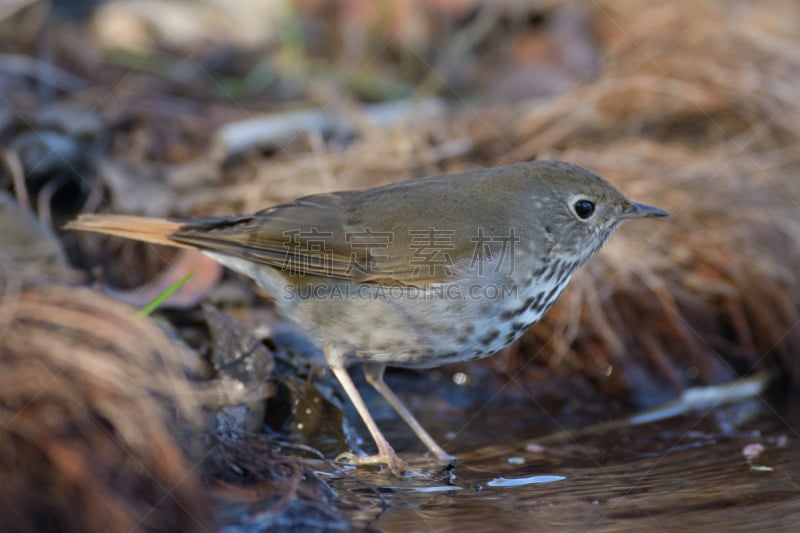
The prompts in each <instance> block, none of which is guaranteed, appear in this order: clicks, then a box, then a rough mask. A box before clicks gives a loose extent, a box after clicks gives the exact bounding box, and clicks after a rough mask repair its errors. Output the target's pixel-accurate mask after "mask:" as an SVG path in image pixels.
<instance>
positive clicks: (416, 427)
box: [364, 363, 455, 462]
mask: <svg viewBox="0 0 800 533" xmlns="http://www.w3.org/2000/svg"><path fill="white" fill-rule="evenodd" d="M384 370H386V365H379V364H373V363H364V376H365V377H366V378H367V383H369V384H370V385H372V386H373V387H374V388H375V390H376V391H378V392H379V393H380V394H381V396H383V397H384V398H385V399H386V401H387V402H389V405H391V406H392V407H393V408H394V410H395V411H397V414H399V415H400V418H402V419H403V420H405V422H406V424H408V427H410V428H411V429H412V431H414V433H415V434H416V435H417V437H419V440H421V441H422V443H423V444H424V445H425V447H426V448H428V450H430V452H431V453H432V454H433V455H435V456H436V458H437V459H439V460H440V461H445V462H449V461H452V460H453V459H455V457H453V456H452V455H450V454H448V453H447V452H446V451H444V450H443V449H442V447H441V446H439V445H438V444H437V443H436V441H435V440H433V437H431V436H430V435H429V434H428V432H427V431H425V428H423V427H422V424H420V423H419V422H418V421H417V419H416V418H414V415H412V414H411V411H409V410H408V408H407V407H406V406H405V405H404V404H403V402H402V400H400V398H399V397H398V396H397V395H396V394H395V393H394V391H393V390H392V389H390V388H389V386H388V385H387V384H386V382H385V381H384V380H383V372H384Z"/></svg>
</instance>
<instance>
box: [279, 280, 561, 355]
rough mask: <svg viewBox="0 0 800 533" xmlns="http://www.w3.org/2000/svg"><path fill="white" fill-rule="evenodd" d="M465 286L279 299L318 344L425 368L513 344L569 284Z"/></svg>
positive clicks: (329, 289)
mask: <svg viewBox="0 0 800 533" xmlns="http://www.w3.org/2000/svg"><path fill="white" fill-rule="evenodd" d="M565 284H566V283H564V285H565ZM464 289H465V290H461V289H454V288H453V286H452V285H451V286H449V287H447V288H444V289H441V290H440V289H439V288H437V287H434V288H431V289H428V290H423V289H416V288H405V287H403V288H401V287H378V286H366V285H358V284H352V283H340V284H330V283H328V284H326V285H325V286H324V287H323V286H321V285H318V284H313V283H310V284H307V286H306V288H305V290H304V289H303V288H302V287H297V288H296V290H295V291H294V293H293V297H292V298H291V301H289V302H285V305H281V302H280V299H279V298H276V302H277V303H278V306H279V307H281V308H282V310H283V312H284V313H285V314H286V315H287V316H288V318H290V319H292V320H294V321H295V322H297V323H298V324H299V325H300V326H302V327H303V328H304V329H305V330H306V331H307V332H308V333H309V335H310V336H311V338H312V339H313V340H314V341H315V343H317V344H318V345H319V346H325V345H326V344H331V345H335V346H337V347H339V348H340V349H341V350H342V351H344V352H345V353H347V354H348V358H349V359H350V360H353V361H362V362H373V363H382V364H387V365H391V366H403V367H415V368H426V367H436V366H440V365H444V364H448V363H456V362H464V361H469V360H474V359H480V358H483V357H487V356H489V355H492V354H493V353H495V352H497V351H498V350H500V349H502V348H503V347H505V346H507V345H509V344H511V343H512V342H514V341H515V340H516V339H518V338H519V337H521V336H522V335H523V334H524V333H525V332H526V331H527V330H528V329H529V328H530V327H531V326H532V325H533V324H534V323H535V322H536V321H538V320H539V318H540V317H541V316H542V315H543V314H544V313H545V312H546V311H547V309H548V308H549V307H550V305H551V304H552V302H553V301H554V300H555V298H556V297H557V296H558V293H560V292H561V289H563V286H562V287H556V286H553V287H550V286H541V285H539V286H537V287H532V288H528V290H524V291H521V290H519V287H511V288H510V289H509V290H508V291H506V292H505V293H504V292H503V291H502V290H494V291H486V290H482V289H481V290H477V291H473V292H472V293H470V292H469V290H468V288H464ZM287 294H288V292H287V291H284V296H286V295H287Z"/></svg>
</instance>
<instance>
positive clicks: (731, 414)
mask: <svg viewBox="0 0 800 533" xmlns="http://www.w3.org/2000/svg"><path fill="white" fill-rule="evenodd" d="M794 405H797V402H793V401H788V402H786V403H784V404H783V405H782V406H779V407H776V406H774V405H769V404H767V403H766V402H765V401H763V400H761V399H753V400H749V401H745V402H741V403H737V404H735V405H730V406H727V407H715V408H711V409H707V410H701V411H697V412H691V413H688V414H686V415H683V416H681V417H678V418H672V419H669V420H662V421H658V422H654V423H649V424H643V425H638V426H627V427H614V428H610V429H607V430H605V431H587V432H573V433H572V437H571V438H564V437H563V436H562V437H560V438H559V439H556V440H558V441H559V442H555V441H554V440H552V439H550V440H548V439H547V438H545V439H542V440H541V441H540V442H533V441H530V440H519V441H511V442H510V443H509V444H507V445H505V444H503V445H501V444H494V445H490V446H485V447H482V448H478V449H475V450H471V451H468V452H462V453H460V454H459V460H460V463H461V465H460V466H458V467H457V468H455V469H454V470H452V471H442V472H439V473H438V474H437V475H434V476H433V478H431V479H425V480H419V479H417V480H393V479H391V478H388V477H385V476H382V475H381V474H380V473H378V472H369V471H363V470H362V471H358V473H357V475H356V474H353V475H352V476H345V477H341V478H339V479H337V480H335V481H333V482H332V485H333V486H334V488H335V489H336V490H337V491H339V495H340V497H341V499H342V502H343V504H344V505H345V507H346V508H347V509H345V514H346V515H347V517H348V518H349V519H350V520H351V521H352V523H353V525H354V527H356V528H371V529H374V530H379V531H458V532H465V531H487V530H501V529H506V528H507V529H512V528H513V529H515V530H520V529H521V530H528V531H533V530H535V531H551V530H561V531H585V530H591V531H650V530H654V531H659V530H661V531H664V530H676V529H684V528H690V529H693V530H697V529H703V530H714V531H716V530H725V531H753V530H755V529H757V528H758V529H769V530H776V531H790V530H795V529H794V528H796V527H797V524H798V523H800V449H799V448H798V446H797V445H796V442H797V439H798V432H797V430H796V429H795V428H797V427H800V424H798V422H800V416H798V413H797V409H795V408H793V406H794ZM510 458H517V460H514V461H509V459H510ZM520 463H522V464H520ZM537 481H538V482H537ZM545 481H547V482H545ZM376 487H380V489H377V488H376Z"/></svg>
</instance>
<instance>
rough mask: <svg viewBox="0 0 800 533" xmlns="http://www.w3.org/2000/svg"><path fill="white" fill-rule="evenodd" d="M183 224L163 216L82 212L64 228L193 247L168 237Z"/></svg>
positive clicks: (183, 222)
mask: <svg viewBox="0 0 800 533" xmlns="http://www.w3.org/2000/svg"><path fill="white" fill-rule="evenodd" d="M185 225H186V221H173V220H167V219H165V218H148V217H136V216H129V215H95V214H84V215H80V216H79V217H78V218H76V219H75V220H72V221H70V222H68V223H67V224H66V225H65V226H64V229H68V230H78V231H91V232H94V233H103V234H105V235H116V236H118V237H126V238H128V239H134V240H137V241H142V242H151V243H154V244H163V245H166V246H178V247H181V248H194V247H193V246H190V245H188V244H183V243H180V242H177V241H174V240H172V239H171V238H170V235H171V234H172V233H174V232H176V231H177V230H179V229H180V228H182V227H183V226H185Z"/></svg>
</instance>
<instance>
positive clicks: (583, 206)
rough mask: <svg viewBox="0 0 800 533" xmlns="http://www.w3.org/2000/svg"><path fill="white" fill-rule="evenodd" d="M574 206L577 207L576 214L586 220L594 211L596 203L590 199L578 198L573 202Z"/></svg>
mask: <svg viewBox="0 0 800 533" xmlns="http://www.w3.org/2000/svg"><path fill="white" fill-rule="evenodd" d="M572 208H573V209H575V214H576V215H578V217H580V218H582V219H583V220H586V219H587V218H589V217H590V216H592V213H594V203H593V202H590V201H589V200H578V201H577V202H575V203H574V204H572Z"/></svg>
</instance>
